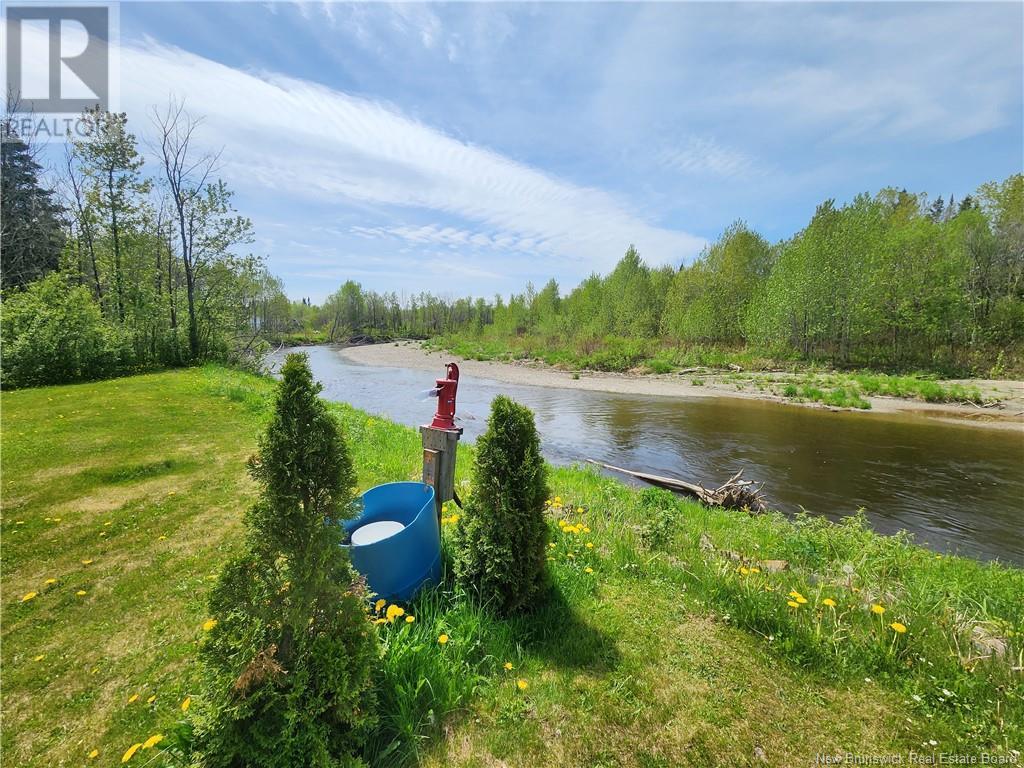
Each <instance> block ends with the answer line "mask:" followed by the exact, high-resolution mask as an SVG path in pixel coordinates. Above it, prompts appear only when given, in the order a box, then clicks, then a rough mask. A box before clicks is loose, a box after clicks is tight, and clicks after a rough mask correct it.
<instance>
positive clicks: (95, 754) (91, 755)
mask: <svg viewBox="0 0 1024 768" xmlns="http://www.w3.org/2000/svg"><path fill="white" fill-rule="evenodd" d="M99 756H100V751H99V750H98V749H94V750H93V751H92V752H90V753H89V759H90V760H95V759H96V758H97V757H99Z"/></svg>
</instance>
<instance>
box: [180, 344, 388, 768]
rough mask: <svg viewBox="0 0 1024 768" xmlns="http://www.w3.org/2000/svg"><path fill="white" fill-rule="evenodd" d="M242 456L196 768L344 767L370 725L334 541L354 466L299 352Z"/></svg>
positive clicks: (365, 639)
mask: <svg viewBox="0 0 1024 768" xmlns="http://www.w3.org/2000/svg"><path fill="white" fill-rule="evenodd" d="M281 373H282V377H283V381H282V382H281V385H280V388H279V390H278V394H277V399H276V402H275V405H274V415H273V417H272V419H271V422H270V425H269V426H268V428H267V431H266V433H265V434H264V435H263V437H262V438H261V440H260V443H259V454H258V456H256V457H253V458H252V459H251V460H250V464H249V466H250V472H251V474H252V476H253V478H254V479H255V480H256V481H257V482H258V483H259V484H260V485H261V490H260V497H259V500H258V501H257V502H256V504H255V505H254V506H253V508H252V509H251V510H250V511H249V513H248V515H247V517H246V521H245V522H246V527H247V529H248V530H247V533H248V540H247V546H246V551H245V552H244V553H243V554H241V555H240V556H238V557H236V558H234V559H233V560H231V561H230V562H229V563H228V564H227V565H226V566H225V568H224V570H223V571H222V572H221V575H220V579H219V581H218V583H217V584H216V586H215V587H214V589H213V591H212V593H211V596H210V600H209V614H210V619H209V620H208V621H207V622H206V625H205V627H204V628H205V629H207V630H208V634H207V637H206V641H205V642H204V644H203V646H202V648H201V651H200V661H201V665H202V672H203V685H204V692H203V699H204V702H203V703H204V704H205V707H201V708H199V709H200V712H199V715H198V716H197V719H196V734H197V747H198V749H199V751H200V753H201V755H202V760H203V763H204V764H205V765H207V766H236V765H247V766H282V767H284V766H294V765H307V766H353V765H359V764H360V760H359V759H358V758H357V757H355V755H357V754H358V753H359V752H360V750H361V748H362V746H363V744H364V742H365V740H366V739H367V737H368V736H369V735H370V734H371V733H372V730H373V728H374V726H375V724H376V716H375V714H374V713H375V707H374V693H373V688H372V680H371V669H372V668H373V665H374V664H375V663H376V659H377V645H376V639H375V636H374V633H373V630H372V626H371V624H370V623H369V622H368V621H367V616H366V607H365V594H364V590H363V589H362V588H361V586H360V582H359V581H358V580H357V579H356V577H355V574H354V572H353V571H352V568H351V565H350V564H349V561H348V558H347V556H346V554H345V550H344V549H343V548H342V547H341V546H340V544H341V533H342V531H341V526H340V521H341V520H342V519H344V518H347V517H350V516H351V515H352V514H353V512H354V496H355V483H356V479H355V473H354V471H353V469H352V462H351V460H350V459H349V455H348V449H347V446H346V445H345V442H344V439H343V438H342V435H341V432H340V430H339V428H338V425H337V423H336V422H335V421H334V418H333V417H332V416H331V415H330V413H329V412H328V410H327V407H326V405H325V403H323V402H322V401H321V400H319V399H318V398H317V393H318V392H319V390H320V387H319V385H317V384H314V382H313V377H312V374H311V372H310V370H309V366H308V364H307V363H306V360H305V356H304V355H289V356H288V359H287V361H286V362H285V365H284V367H283V368H282V369H281Z"/></svg>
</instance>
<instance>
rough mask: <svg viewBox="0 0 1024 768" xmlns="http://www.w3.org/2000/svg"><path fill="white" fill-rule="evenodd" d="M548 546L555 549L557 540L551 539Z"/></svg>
mask: <svg viewBox="0 0 1024 768" xmlns="http://www.w3.org/2000/svg"><path fill="white" fill-rule="evenodd" d="M548 546H549V547H550V548H551V549H554V548H555V542H553V541H549V542H548Z"/></svg>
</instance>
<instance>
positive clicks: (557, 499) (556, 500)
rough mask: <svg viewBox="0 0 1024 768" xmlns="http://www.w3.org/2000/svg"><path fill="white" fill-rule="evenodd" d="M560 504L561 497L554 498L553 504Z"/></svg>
mask: <svg viewBox="0 0 1024 768" xmlns="http://www.w3.org/2000/svg"><path fill="white" fill-rule="evenodd" d="M561 503H562V497H561V496H555V504H561Z"/></svg>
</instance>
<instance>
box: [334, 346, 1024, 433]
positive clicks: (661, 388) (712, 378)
mask: <svg viewBox="0 0 1024 768" xmlns="http://www.w3.org/2000/svg"><path fill="white" fill-rule="evenodd" d="M342 354H343V355H344V356H345V357H346V358H348V359H349V360H352V361H353V362H357V363H363V364H366V365H379V366H390V367H402V368H416V369H419V370H424V371H435V372H440V371H442V370H443V368H444V363H445V362H447V361H449V360H455V361H456V362H458V364H459V368H460V370H462V371H463V372H464V373H467V374H469V375H472V376H478V377H480V378H487V379H493V380H495V381H502V382H505V383H508V384H517V385H531V386H539V387H560V388H564V389H581V390H591V391H598V392H613V393H619V394H633V395H656V396H660V397H735V398H744V399H757V400H766V401H773V402H779V403H788V404H797V405H805V406H809V407H817V408H826V407H832V406H827V405H823V404H821V403H820V402H814V401H809V400H800V399H795V398H793V397H786V396H785V395H783V394H781V392H783V391H785V387H786V385H787V384H792V385H793V386H794V387H796V388H798V394H799V391H800V389H801V388H802V387H803V386H807V384H806V382H807V381H808V380H809V377H808V376H807V375H803V374H778V373H762V372H730V373H707V374H700V375H696V374H692V373H691V374H686V375H679V374H655V373H648V374H639V373H602V372H596V371H578V372H573V371H563V370H559V369H557V368H554V367H552V366H549V365H546V364H544V363H538V362H535V361H516V362H499V361H495V360H471V359H465V358H462V357H459V356H458V355H452V354H451V353H449V352H444V351H439V350H432V349H428V348H426V347H425V346H424V344H423V342H418V341H401V342H394V343H390V344H371V345H365V346H353V347H347V348H345V349H344V350H342ZM946 383H948V384H959V385H961V386H964V387H972V388H977V389H978V390H979V391H980V393H981V396H982V398H983V399H984V400H985V401H987V402H996V401H997V403H998V404H996V405H991V406H981V405H977V404H973V403H930V402H926V401H923V400H911V399H905V398H897V397H880V396H866V397H864V399H865V400H866V401H867V402H868V404H869V405H870V410H866V409H865V412H867V413H872V412H873V413H889V414H907V415H919V416H927V417H930V418H938V419H947V420H953V421H955V422H957V423H967V424H973V425H977V426H984V427H989V428H1000V429H1013V430H1019V431H1021V432H1024V382H1020V381H1004V380H984V379H972V380H961V381H955V382H952V381H951V382H946ZM844 410H858V409H855V408H846V409H844Z"/></svg>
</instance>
